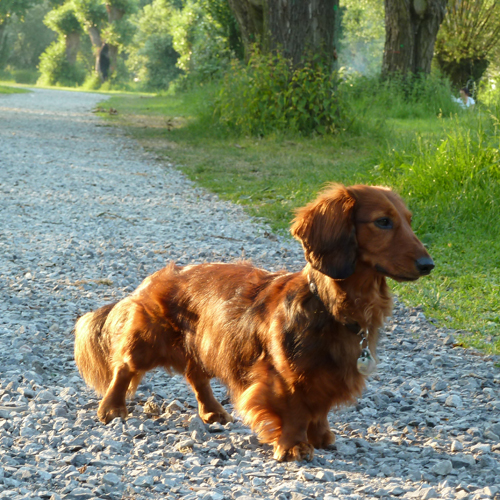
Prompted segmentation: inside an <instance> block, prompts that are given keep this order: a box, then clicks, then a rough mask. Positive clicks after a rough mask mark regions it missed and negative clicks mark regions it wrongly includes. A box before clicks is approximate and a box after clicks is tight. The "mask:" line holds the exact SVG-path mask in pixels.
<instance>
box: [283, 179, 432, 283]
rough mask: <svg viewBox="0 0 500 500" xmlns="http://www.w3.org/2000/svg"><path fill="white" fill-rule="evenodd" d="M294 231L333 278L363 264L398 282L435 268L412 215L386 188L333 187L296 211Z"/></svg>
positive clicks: (312, 259)
mask: <svg viewBox="0 0 500 500" xmlns="http://www.w3.org/2000/svg"><path fill="white" fill-rule="evenodd" d="M291 232H292V235H293V236H294V237H295V238H297V239H298V240H299V241H300V242H301V243H302V246H303V247H304V252H305V257H306V260H307V261H308V262H309V263H310V264H311V266H312V267H313V268H314V269H316V270H318V271H320V272H321V273H323V274H326V275H327V276H330V277H331V278H333V279H345V278H347V277H349V276H350V275H352V274H353V273H354V271H355V269H356V264H357V263H358V262H363V263H364V264H365V265H368V266H369V267H371V268H373V269H375V270H376V271H377V272H379V273H380V274H383V275H384V276H388V277H390V278H393V279H395V280H397V281H412V280H416V279H418V278H419V277H420V276H424V275H426V274H429V273H430V272H431V271H432V269H433V268H434V262H433V261H432V259H431V257H430V255H429V253H428V252H427V250H426V249H425V247H424V245H423V244H422V243H421V241H420V240H419V239H418V238H417V237H416V235H415V233H414V232H413V230H412V229H411V213H410V212H409V210H408V209H407V208H406V206H405V204H404V203H403V201H402V200H401V198H400V197H399V196H398V195H397V194H396V193H394V192H393V191H391V190H390V189H387V188H383V187H372V186H364V185H358V186H352V187H348V188H346V187H344V186H342V185H340V184H335V185H332V186H330V187H329V188H328V189H327V190H325V191H324V192H323V193H321V194H320V195H319V197H318V198H317V199H316V200H315V201H313V202H312V203H310V204H308V205H306V206H305V207H303V208H301V209H299V210H298V211H297V215H296V217H295V219H294V221H293V223H292V227H291Z"/></svg>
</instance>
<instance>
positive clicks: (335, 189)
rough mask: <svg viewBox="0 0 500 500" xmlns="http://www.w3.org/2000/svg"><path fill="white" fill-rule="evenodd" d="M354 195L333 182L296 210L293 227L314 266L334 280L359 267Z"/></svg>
mask: <svg viewBox="0 0 500 500" xmlns="http://www.w3.org/2000/svg"><path fill="white" fill-rule="evenodd" d="M355 204H356V200H355V198H354V197H353V196H352V195H351V193H350V192H349V191H348V190H347V189H346V188H345V187H344V186H342V185H339V184H337V185H333V186H331V187H330V188H329V189H327V190H326V191H324V192H323V193H322V194H320V196H319V197H318V198H317V199H316V200H315V201H313V202H312V203H309V204H308V205H306V206H305V207H303V208H300V209H299V210H297V213H296V217H295V219H294V220H293V222H292V227H291V229H290V231H291V233H292V235H293V236H294V237H295V238H297V239H298V240H299V241H300V242H301V243H302V246H303V247H304V253H305V257H306V260H307V261H308V262H309V263H310V264H311V266H312V267H313V268H314V269H316V270H317V271H320V272H321V273H323V274H326V275H327V276H330V278H333V279H344V278H347V277H348V276H350V275H351V274H352V273H354V269H355V266H356V250H357V241H356V230H355V226H354V214H353V211H354V205H355Z"/></svg>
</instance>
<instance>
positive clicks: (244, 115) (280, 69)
mask: <svg viewBox="0 0 500 500" xmlns="http://www.w3.org/2000/svg"><path fill="white" fill-rule="evenodd" d="M214 116H215V118H216V120H217V121H219V122H220V123H222V124H224V125H226V126H227V127H229V128H231V129H237V130H239V131H240V132H241V133H243V134H251V135H257V136H258V135H260V136H263V135H268V134H270V133H272V132H274V131H286V130H289V131H292V132H298V133H300V134H303V135H310V134H312V133H314V132H315V133H319V134H328V133H334V132H336V131H338V130H339V129H340V128H341V127H342V124H343V122H344V121H345V112H344V106H343V105H341V104H340V100H339V97H338V82H337V75H336V74H335V73H332V72H331V71H330V69H329V68H328V67H327V66H326V65H323V64H322V63H321V61H319V60H315V59H314V58H313V57H311V58H310V60H309V61H307V62H306V63H305V64H304V65H303V66H301V67H298V68H293V67H292V65H291V63H290V61H289V60H287V59H285V58H284V57H283V56H282V55H281V54H280V53H275V54H271V55H262V54H260V53H255V54H254V55H253V57H252V58H251V60H250V61H249V63H248V65H247V66H242V65H241V64H240V63H233V64H232V67H231V69H230V71H229V72H228V73H227V75H226V78H225V80H224V83H223V86H222V90H221V92H220V94H219V97H218V100H217V102H216V106H215V115H214Z"/></svg>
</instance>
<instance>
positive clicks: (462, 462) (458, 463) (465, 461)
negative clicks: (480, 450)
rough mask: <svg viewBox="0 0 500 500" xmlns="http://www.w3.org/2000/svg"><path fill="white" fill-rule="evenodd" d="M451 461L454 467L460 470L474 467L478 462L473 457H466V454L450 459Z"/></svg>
mask: <svg viewBox="0 0 500 500" xmlns="http://www.w3.org/2000/svg"><path fill="white" fill-rule="evenodd" d="M450 461H451V463H452V464H453V467H455V468H456V469H459V468H460V467H472V466H473V465H476V460H475V458H474V457H473V456H472V455H466V454H465V453H460V454H458V455H454V456H452V457H450Z"/></svg>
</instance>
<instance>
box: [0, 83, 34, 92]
mask: <svg viewBox="0 0 500 500" xmlns="http://www.w3.org/2000/svg"><path fill="white" fill-rule="evenodd" d="M22 92H29V91H28V90H25V89H20V88H17V87H9V86H5V85H1V84H0V94H20V93H22Z"/></svg>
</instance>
